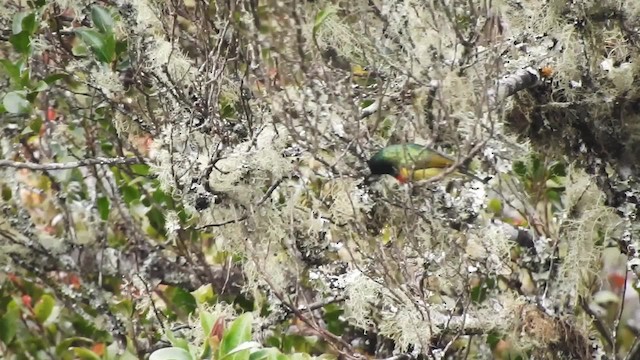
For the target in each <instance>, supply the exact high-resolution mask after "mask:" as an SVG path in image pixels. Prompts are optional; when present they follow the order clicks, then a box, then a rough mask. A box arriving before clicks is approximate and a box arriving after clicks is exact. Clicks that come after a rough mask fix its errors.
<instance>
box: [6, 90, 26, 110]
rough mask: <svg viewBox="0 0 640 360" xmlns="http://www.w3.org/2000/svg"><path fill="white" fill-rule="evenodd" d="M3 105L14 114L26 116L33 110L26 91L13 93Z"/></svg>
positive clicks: (10, 93)
mask: <svg viewBox="0 0 640 360" xmlns="http://www.w3.org/2000/svg"><path fill="white" fill-rule="evenodd" d="M2 105H4V107H5V109H7V111H8V112H10V113H12V114H18V115H19V114H26V113H28V112H29V111H30V110H31V103H29V102H28V101H27V99H26V93H25V92H24V91H12V92H9V93H7V94H6V95H5V96H4V99H2Z"/></svg>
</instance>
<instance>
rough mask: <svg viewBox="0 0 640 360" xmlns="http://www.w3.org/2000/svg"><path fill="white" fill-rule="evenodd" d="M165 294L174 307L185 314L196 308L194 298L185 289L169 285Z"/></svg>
mask: <svg viewBox="0 0 640 360" xmlns="http://www.w3.org/2000/svg"><path fill="white" fill-rule="evenodd" d="M167 296H168V297H169V299H170V300H171V303H172V304H173V305H174V306H175V307H177V308H179V309H180V310H182V311H184V312H185V313H186V314H187V315H188V314H191V313H192V312H194V311H195V310H196V307H197V305H196V299H195V298H194V297H193V295H191V293H190V292H188V291H186V290H183V289H181V288H179V287H169V288H168V289H167Z"/></svg>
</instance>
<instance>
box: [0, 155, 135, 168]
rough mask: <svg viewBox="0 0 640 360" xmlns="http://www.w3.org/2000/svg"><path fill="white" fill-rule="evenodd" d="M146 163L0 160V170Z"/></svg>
mask: <svg viewBox="0 0 640 360" xmlns="http://www.w3.org/2000/svg"><path fill="white" fill-rule="evenodd" d="M144 162H146V160H145V159H142V158H137V157H117V158H105V157H96V158H91V159H83V160H78V161H71V162H66V163H47V164H38V163H34V162H20V161H13V160H0V168H3V167H12V168H16V169H29V170H47V171H49V170H68V169H75V168H79V167H83V166H94V165H130V164H142V163H144Z"/></svg>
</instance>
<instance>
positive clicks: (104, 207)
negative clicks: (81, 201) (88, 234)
mask: <svg viewBox="0 0 640 360" xmlns="http://www.w3.org/2000/svg"><path fill="white" fill-rule="evenodd" d="M96 206H97V207H98V212H99V213H100V219H102V220H104V221H107V220H109V212H110V211H111V209H110V208H109V199H107V198H106V197H104V196H101V197H99V198H98V200H97V201H96Z"/></svg>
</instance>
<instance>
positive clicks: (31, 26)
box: [11, 11, 37, 35]
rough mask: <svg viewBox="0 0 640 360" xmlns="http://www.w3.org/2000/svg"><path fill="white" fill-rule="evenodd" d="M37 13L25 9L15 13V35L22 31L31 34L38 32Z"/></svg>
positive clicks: (13, 29) (13, 26)
mask: <svg viewBox="0 0 640 360" xmlns="http://www.w3.org/2000/svg"><path fill="white" fill-rule="evenodd" d="M36 29H37V24H36V13H35V12H33V11H23V12H20V13H17V14H15V16H14V17H13V24H12V25H11V32H13V34H14V35H18V34H20V33H26V34H27V35H31V34H33V33H34V32H36Z"/></svg>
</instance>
